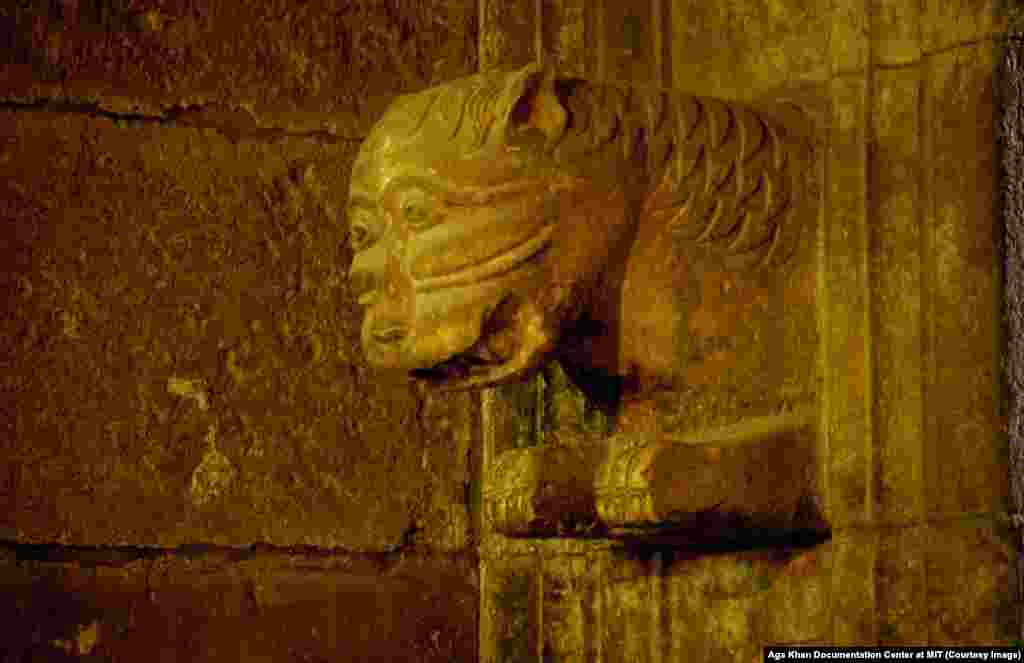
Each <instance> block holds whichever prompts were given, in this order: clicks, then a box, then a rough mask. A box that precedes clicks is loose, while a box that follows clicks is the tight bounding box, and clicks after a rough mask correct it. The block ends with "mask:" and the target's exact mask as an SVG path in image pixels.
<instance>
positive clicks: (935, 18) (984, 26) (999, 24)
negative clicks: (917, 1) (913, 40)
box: [921, 0, 1024, 53]
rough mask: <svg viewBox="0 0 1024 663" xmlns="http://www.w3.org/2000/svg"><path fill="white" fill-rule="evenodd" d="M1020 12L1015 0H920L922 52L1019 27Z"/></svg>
mask: <svg viewBox="0 0 1024 663" xmlns="http://www.w3.org/2000/svg"><path fill="white" fill-rule="evenodd" d="M1022 18H1024V13H1022V11H1021V4H1020V2H1017V0H924V1H923V3H922V13H921V36H922V39H923V47H924V51H925V52H928V53H934V52H936V51H939V50H943V49H947V48H951V47H954V46H957V45H962V46H966V45H970V44H972V43H974V42H978V41H982V40H985V39H989V38H991V37H993V36H996V35H1000V34H1005V33H1006V31H1007V30H1008V29H1012V28H1016V29H1018V30H1019V28H1020V26H1021V25H1022Z"/></svg>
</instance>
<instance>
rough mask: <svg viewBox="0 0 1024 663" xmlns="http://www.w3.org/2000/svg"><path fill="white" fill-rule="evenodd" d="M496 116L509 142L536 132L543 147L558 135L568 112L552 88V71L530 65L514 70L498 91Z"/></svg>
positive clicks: (553, 76) (567, 117) (534, 134)
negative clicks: (498, 107) (498, 98)
mask: <svg viewBox="0 0 1024 663" xmlns="http://www.w3.org/2000/svg"><path fill="white" fill-rule="evenodd" d="M500 112H501V114H500V115H499V117H501V119H502V120H503V122H504V132H503V133H504V138H505V140H506V141H508V142H510V143H519V142H523V141H527V142H529V141H530V140H531V138H532V137H536V136H537V135H538V133H539V134H540V136H543V139H544V142H545V144H546V145H547V146H551V145H553V144H554V143H556V142H557V141H558V139H559V138H561V137H562V134H563V133H564V132H565V127H566V124H567V123H568V119H569V114H568V112H567V111H566V109H565V106H564V105H563V104H562V100H561V99H559V98H558V94H557V92H556V91H555V72H554V70H552V69H550V68H547V67H542V66H541V65H537V64H532V65H529V66H527V67H525V68H523V69H521V70H519V71H517V72H516V73H514V74H513V75H512V76H511V78H510V80H509V83H508V86H507V87H506V89H505V92H504V93H503V94H502V101H501V106H500Z"/></svg>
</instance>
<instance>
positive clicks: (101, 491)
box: [0, 0, 477, 661]
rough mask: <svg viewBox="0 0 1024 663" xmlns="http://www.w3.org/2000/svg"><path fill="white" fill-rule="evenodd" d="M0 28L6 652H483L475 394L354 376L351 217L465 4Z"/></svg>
mask: <svg viewBox="0 0 1024 663" xmlns="http://www.w3.org/2000/svg"><path fill="white" fill-rule="evenodd" d="M0 40H2V41H0V210H2V211H0V219H2V224H3V226H2V229H0V246H2V247H3V258H2V261H0V262H2V264H3V268H2V269H0V293H2V296H0V306H2V307H3V315H2V316H0V329H2V331H0V336H2V338H3V344H2V348H0V364H2V367H3V370H2V373H3V377H2V379H0V426H2V430H0V449H2V451H0V539H3V541H4V546H5V548H4V553H3V555H2V556H0V578H2V581H0V594H2V596H3V598H2V599H0V605H2V606H3V607H2V608H0V610H2V617H0V621H3V622H4V624H5V629H4V631H5V636H4V638H3V643H2V644H0V659H3V660H5V661H15V660H17V661H20V660H29V659H31V660H71V658H79V657H80V658H82V659H84V660H124V661H128V660H139V659H140V658H143V657H150V658H152V657H157V658H158V660H161V661H199V660H211V661H214V660H216V661H225V660H267V661H286V660H287V661H296V660H303V661H317V660H371V659H373V660H409V661H427V660H436V661H453V660H462V661H470V660H475V658H476V654H475V651H476V596H477V590H476V583H477V581H476V562H475V556H474V552H473V550H474V549H473V547H472V540H473V532H472V517H471V505H470V504H469V496H470V495H471V493H472V491H471V490H470V489H469V488H470V485H471V468H472V466H473V463H474V460H473V448H474V446H475V445H474V444H473V443H472V435H473V432H472V431H473V425H474V414H473V412H474V400H473V398H472V397H470V396H466V395H457V396H445V397H438V396H434V395H429V394H425V393H419V392H416V391H414V390H413V389H412V388H411V387H410V386H409V385H408V384H407V383H406V381H405V380H403V379H401V378H399V377H396V376H390V377H389V376H381V375H378V374H376V373H373V372H371V371H370V370H369V369H368V368H367V366H366V365H365V363H364V362H363V359H362V353H361V351H360V350H359V345H358V328H359V321H360V312H359V310H358V308H357V306H356V304H355V301H354V299H353V297H352V296H351V294H350V292H349V289H348V285H347V283H346V273H347V270H348V263H349V261H350V260H351V252H350V249H349V247H348V246H347V239H346V238H347V223H346V219H345V214H344V209H345V200H346V196H347V188H348V170H349V167H350V164H351V162H352V160H353V158H354V155H355V151H356V150H357V148H358V145H359V141H360V139H361V138H362V136H363V135H364V134H365V133H366V131H367V128H368V127H369V126H370V125H371V124H372V123H373V121H374V120H375V119H376V118H377V116H378V115H379V113H380V111H381V110H382V109H383V107H384V106H385V105H386V104H387V103H388V102H389V101H390V100H391V99H392V98H394V96H395V95H397V94H400V93H403V92H408V91H413V90H417V89H420V88H423V87H426V86H429V85H431V84H433V83H436V82H440V81H444V80H449V79H451V78H455V77H458V76H461V75H464V74H467V73H470V72H472V71H474V70H475V69H476V59H477V6H476V3H475V2H468V1H461V2H460V1H445V0H440V1H428V2H422V1H420V0H416V1H415V2H391V3H379V2H345V3H336V2H328V1H317V2H310V3H294V2H290V1H287V2H265V1H263V0H256V1H249V0H237V1H235V0H232V1H230V2H215V3H209V2H191V1H185V2H167V1H164V0H152V1H151V0H144V1H138V0H116V1H114V2H107V1H102V2H100V1H97V0H74V1H72V2H60V3H55V2H47V1H45V0H18V1H16V2H7V3H4V5H3V7H0ZM374 657H376V658H374Z"/></svg>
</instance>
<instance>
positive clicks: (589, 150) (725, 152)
mask: <svg viewBox="0 0 1024 663" xmlns="http://www.w3.org/2000/svg"><path fill="white" fill-rule="evenodd" d="M811 135H812V132H811V131H810V129H809V121H808V119H807V118H806V117H805V116H804V115H803V114H802V112H801V111H800V110H799V109H798V108H797V107H796V106H793V105H787V104H775V105H773V106H771V107H766V108H764V109H754V108H749V107H746V106H741V105H738V104H731V103H727V102H724V101H720V100H715V99H706V98H698V97H693V96H687V95H684V94H681V93H677V92H666V91H662V90H655V89H645V90H641V89H626V88H618V87H614V86H609V85H599V84H594V83H590V82H587V81H584V80H580V79H572V78H562V77H558V76H557V75H555V74H554V73H553V72H551V71H549V70H545V69H543V68H541V67H539V66H529V67H526V68H524V69H521V70H519V71H515V72H512V73H487V74H480V75H476V76H472V77H468V78H464V79H460V80H457V81H455V82H452V83H449V84H447V85H442V86H438V87H435V88H431V89H428V90H425V91H423V92H420V93H417V94H413V95H408V96H404V97H401V98H399V99H398V100H397V101H395V102H394V103H393V104H392V106H391V107H390V108H389V110H388V111H387V112H386V114H385V115H384V117H383V118H382V119H381V120H380V121H379V122H378V124H377V125H376V126H375V127H374V129H373V131H372V132H371V134H370V136H369V137H368V138H367V140H366V141H365V143H364V144H363V146H362V149H361V151H360V154H359V157H358V159H357V160H356V163H355V166H354V169H353V176H352V185H351V195H350V208H349V220H350V241H351V243H352V245H353V248H354V250H355V256H354V259H353V263H352V268H351V272H350V276H351V279H352V281H353V283H354V288H355V290H356V292H357V293H358V294H359V301H360V303H361V304H362V305H363V306H365V308H366V315H365V319H364V322H363V326H362V344H363V348H364V350H365V352H366V355H367V358H368V360H369V362H370V363H371V364H372V365H374V366H376V367H378V368H380V369H385V370H401V371H407V372H408V373H409V374H410V375H411V376H412V378H413V379H415V380H418V381H423V382H427V383H429V384H432V385H435V386H437V387H439V388H442V389H465V388H480V387H488V386H494V385H499V384H504V383H508V382H513V381H520V380H523V379H526V378H528V377H529V376H530V375H532V374H533V373H534V372H536V371H537V370H538V369H539V368H541V367H542V366H544V365H545V364H546V363H547V362H549V361H558V362H559V363H560V364H561V365H562V367H563V368H564V369H565V372H566V373H567V374H568V375H569V376H570V377H571V378H572V379H573V381H574V382H575V383H576V384H577V385H579V387H580V388H581V389H582V390H583V393H584V394H586V395H587V397H588V398H591V399H594V400H595V401H603V405H604V406H605V407H608V408H614V407H616V404H617V403H619V402H622V401H623V400H625V401H629V402H630V403H633V404H636V403H639V402H643V401H644V399H645V398H647V397H648V396H649V395H650V394H653V393H656V392H657V393H662V392H665V391H672V390H674V389H678V388H680V387H681V386H684V385H685V383H686V381H687V379H688V375H689V373H687V372H686V371H684V370H682V367H681V365H680V362H679V361H678V360H677V358H678V357H679V356H680V354H681V353H682V354H686V353H687V352H698V351H702V350H701V349H700V348H697V347H696V343H697V340H699V339H696V340H695V339H694V338H693V335H692V334H690V333H688V331H687V330H688V328H692V327H693V325H692V324H689V325H688V324H687V323H686V321H687V320H688V316H692V315H693V314H694V310H695V309H696V308H697V305H698V304H702V305H704V306H707V300H709V299H710V300H711V301H712V304H713V303H714V297H710V298H709V296H708V295H706V294H705V295H701V294H700V293H701V284H702V282H703V281H705V280H706V277H707V276H708V275H710V274H720V273H723V272H725V271H730V270H732V271H736V272H742V273H744V274H753V275H755V276H750V277H747V278H749V279H753V280H754V281H757V280H758V279H760V281H757V283H758V287H759V288H761V289H762V290H765V289H768V288H771V287H773V284H774V283H776V282H777V279H776V280H774V281H773V279H774V278H775V277H774V276H772V275H773V274H776V273H778V272H780V271H781V270H784V269H785V265H786V262H787V260H788V258H789V257H790V256H791V255H792V254H793V252H794V247H795V246H796V243H797V241H798V239H799V237H800V232H801V225H802V221H803V220H804V219H806V218H807V217H808V208H809V207H810V206H809V205H808V204H807V203H808V199H809V198H808V197H807V196H805V195H804V194H803V192H804V178H805V177H806V175H807V171H808V169H809V168H808V164H809V163H810V150H811ZM810 214H813V211H812V212H810ZM702 297H703V299H702ZM680 321H683V322H680ZM744 329H745V331H744V333H747V334H748V336H749V338H750V343H756V342H757V339H758V333H759V332H758V328H757V322H756V320H753V321H752V322H750V323H749V324H746V323H745V326H744ZM691 346H693V347H691ZM688 348H689V349H688ZM806 419H809V417H806ZM783 420H784V422H785V424H784V425H783V428H785V429H786V431H788V432H786V433H785V434H782V433H780V432H779V431H778V430H774V429H772V426H773V425H775V424H770V425H768V429H772V431H769V433H766V434H765V435H762V436H760V437H758V436H757V435H755V436H754V438H755V443H753V444H752V443H750V440H747V443H746V444H739V443H735V441H732V442H728V443H722V442H721V440H717V441H711V442H696V443H695V442H694V441H693V440H672V439H671V436H668V437H666V436H665V435H663V432H664V431H659V430H658V426H657V425H654V426H648V427H646V428H645V427H643V426H641V427H640V428H635V427H634V429H633V430H624V429H622V428H620V429H618V430H617V431H616V432H614V433H613V434H612V435H611V436H610V437H607V436H599V435H597V436H593V437H594V439H578V438H574V439H573V440H570V441H566V442H565V443H563V444H554V445H549V446H545V447H542V448H537V449H526V450H512V451H508V452H506V453H505V454H504V455H503V456H501V457H499V458H498V459H497V460H496V462H495V463H494V464H493V466H492V467H491V468H490V472H489V475H488V477H487V478H486V486H485V501H486V502H487V506H486V508H487V509H488V510H489V513H490V514H491V515H492V517H493V519H494V523H495V526H496V527H497V528H498V529H499V530H501V531H504V532H506V533H508V534H530V533H535V532H541V531H546V532H554V533H561V534H567V533H593V532H595V531H596V532H601V533H602V535H615V533H617V532H618V533H623V532H627V533H628V532H631V531H636V530H638V529H643V528H653V529H656V530H659V531H661V530H663V529H664V528H665V526H670V525H671V524H672V523H676V524H681V523H686V522H689V520H692V519H691V518H689V516H690V515H692V514H693V513H696V512H701V511H703V510H707V509H709V508H717V507H721V506H722V505H723V504H726V505H728V506H729V513H732V514H734V515H736V516H737V517H739V518H740V520H741V521H742V522H743V523H760V524H765V523H768V522H769V521H770V520H771V518H769V517H768V516H772V517H774V516H777V515H778V514H782V513H785V514H789V515H787V516H785V517H783V518H782V521H785V522H787V523H789V522H791V521H792V517H791V516H792V514H793V513H794V511H795V509H796V507H797V503H798V502H800V501H801V500H803V499H805V498H807V497H808V495H809V494H810V493H809V488H808V483H807V481H805V480H804V479H800V480H797V481H794V482H792V484H791V485H792V486H795V487H796V488H794V489H793V490H790V491H788V492H787V491H782V493H779V492H778V491H774V492H773V491H768V492H769V493H771V494H773V495H775V496H776V498H777V499H775V498H773V499H774V501H772V500H767V501H764V500H762V501H760V502H758V501H757V500H755V502H756V503H746V502H744V499H743V498H742V497H734V496H732V495H733V493H735V492H736V490H735V486H736V485H747V484H749V483H750V481H747V482H746V484H744V481H745V479H743V477H744V476H748V475H749V474H750V471H751V469H750V468H751V467H752V465H751V463H756V462H760V461H759V460H758V459H762V458H763V457H764V456H765V449H768V448H769V447H771V449H773V450H774V451H773V452H771V454H770V455H774V456H775V457H777V458H785V459H787V462H790V463H792V465H791V466H790V467H791V472H792V473H794V474H796V475H800V476H804V474H806V473H808V472H810V469H809V468H811V466H812V465H813V462H812V460H813V445H809V444H806V434H805V433H806V429H807V426H806V425H805V424H806V422H804V421H803V420H801V421H802V422H803V423H801V424H800V425H799V426H794V425H792V421H790V419H789V418H786V417H785V416H784V417H782V419H780V420H779V421H783ZM776 423H777V422H776ZM780 425H781V424H780ZM787 427H788V428H787ZM726 437H728V435H727V436H726ZM748 437H749V436H748ZM780 440H782V442H780ZM723 444H725V446H723ZM702 445H703V446H702ZM780 445H781V446H782V447H786V448H787V449H789V450H790V451H787V452H786V453H783V452H782V451H781V447H780ZM777 447H778V448H777ZM701 458H703V459H705V461H707V462H704V463H703V469H701V465H702V463H701V461H699V459H701ZM723 458H724V459H727V460H726V461H723V462H719V461H721V459H723ZM666 468H670V469H666ZM716 468H717V469H716ZM684 470H685V472H687V473H689V475H692V476H691V478H690V479H687V480H686V482H687V486H688V488H686V490H685V491H684V492H683V493H680V492H679V487H678V486H676V485H675V484H674V483H673V479H672V477H673V476H674V475H675V474H678V473H679V472H683V471H684ZM769 474H771V473H770V472H769ZM698 479H699V480H698ZM694 481H696V482H697V483H700V484H701V485H705V488H704V489H700V490H704V493H701V495H702V496H701V497H695V495H697V493H699V492H700V490H698V489H697V488H695V486H696V485H697V483H694ZM737 482H739V483H738V484H737ZM812 483H813V482H812ZM694 491H697V492H694ZM705 493H706V494H705ZM776 493H778V494H776ZM783 493H784V494H783ZM730 500H732V502H735V504H733V503H732V502H730ZM688 514H689V515H688ZM688 519H689V520H688ZM772 522H775V521H772ZM680 526H681V527H682V525H680ZM766 526H770V525H766Z"/></svg>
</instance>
